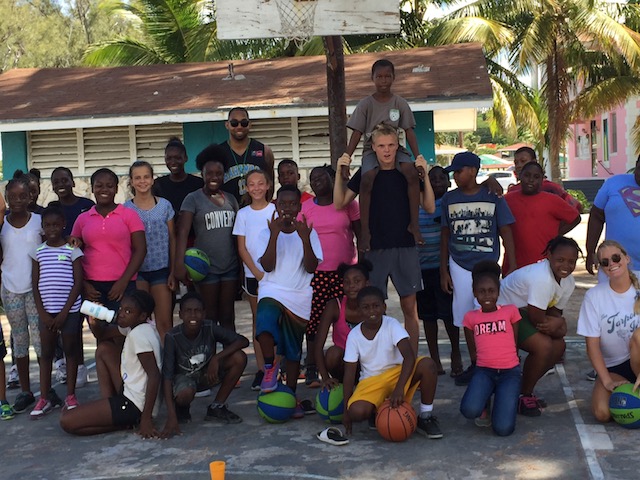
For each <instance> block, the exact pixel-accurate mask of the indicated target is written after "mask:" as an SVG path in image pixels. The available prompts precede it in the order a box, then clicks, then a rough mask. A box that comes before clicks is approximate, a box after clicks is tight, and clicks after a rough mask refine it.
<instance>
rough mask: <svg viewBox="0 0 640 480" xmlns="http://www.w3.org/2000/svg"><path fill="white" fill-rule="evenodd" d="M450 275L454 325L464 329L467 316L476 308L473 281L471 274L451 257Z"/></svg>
mask: <svg viewBox="0 0 640 480" xmlns="http://www.w3.org/2000/svg"><path fill="white" fill-rule="evenodd" d="M449 274H450V275H451V281H452V282H453V308H452V311H453V324H454V325H455V326H456V327H462V321H463V320H464V316H465V314H466V313H467V312H470V311H471V310H473V309H474V308H476V307H475V297H474V296H473V280H472V278H471V272H470V271H469V270H465V269H464V268H462V267H461V266H460V265H458V264H457V263H456V262H454V261H453V259H452V258H451V257H449Z"/></svg>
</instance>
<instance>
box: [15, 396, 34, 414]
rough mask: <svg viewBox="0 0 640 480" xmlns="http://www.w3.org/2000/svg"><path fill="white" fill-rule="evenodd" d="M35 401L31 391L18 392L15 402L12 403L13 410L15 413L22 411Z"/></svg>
mask: <svg viewBox="0 0 640 480" xmlns="http://www.w3.org/2000/svg"><path fill="white" fill-rule="evenodd" d="M34 403H36V399H35V397H34V396H33V393H31V392H20V393H19V394H18V396H17V397H16V402H15V403H14V404H13V411H14V412H16V413H22V412H25V411H27V409H28V408H29V407H30V406H31V405H33V404H34Z"/></svg>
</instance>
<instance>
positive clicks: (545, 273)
mask: <svg viewBox="0 0 640 480" xmlns="http://www.w3.org/2000/svg"><path fill="white" fill-rule="evenodd" d="M581 253H582V251H581V250H580V247H579V246H578V244H577V243H576V241H575V240H573V239H572V238H567V237H562V236H558V237H555V238H553V239H552V240H550V241H549V243H548V244H547V247H546V249H545V254H546V258H545V259H544V260H542V261H540V262H538V263H534V264H531V265H527V266H526V267H522V268H519V269H518V270H515V271H514V272H512V273H511V274H510V275H509V276H507V277H506V278H504V279H503V280H502V283H501V285H500V298H499V299H498V303H499V304H500V305H506V304H514V305H515V306H516V307H518V308H519V309H520V315H521V316H522V320H521V321H520V324H519V327H518V348H520V349H522V350H524V351H525V352H528V353H529V355H528V356H527V358H526V360H525V362H524V366H523V369H522V390H521V395H520V401H519V404H518V412H519V413H520V414H521V415H525V416H528V417H538V416H540V414H541V413H542V412H541V410H540V408H544V406H546V403H545V402H544V400H542V399H541V398H537V397H536V396H535V395H534V394H533V389H534V387H535V386H536V383H538V380H540V379H541V378H542V376H543V375H544V374H545V373H546V372H547V371H548V370H549V369H550V368H552V367H553V366H554V365H555V364H556V363H558V362H559V361H560V360H561V359H562V356H563V354H564V349H565V343H564V336H565V335H566V333H567V322H566V321H565V319H564V317H563V316H562V310H563V309H564V308H565V307H566V306H567V303H568V301H569V298H570V297H571V294H572V293H573V290H574V289H575V284H576V283H575V280H574V279H573V277H572V276H571V274H572V273H573V271H574V270H575V268H576V262H577V261H578V255H579V254H581Z"/></svg>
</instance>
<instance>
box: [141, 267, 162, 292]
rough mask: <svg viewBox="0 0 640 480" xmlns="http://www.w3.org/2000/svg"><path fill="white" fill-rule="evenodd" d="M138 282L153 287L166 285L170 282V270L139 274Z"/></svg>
mask: <svg viewBox="0 0 640 480" xmlns="http://www.w3.org/2000/svg"><path fill="white" fill-rule="evenodd" d="M138 280H140V281H142V282H147V283H148V284H149V285H150V286H151V287H153V286H155V285H166V284H167V281H168V280H169V269H168V268H161V269H159V270H150V271H148V272H138Z"/></svg>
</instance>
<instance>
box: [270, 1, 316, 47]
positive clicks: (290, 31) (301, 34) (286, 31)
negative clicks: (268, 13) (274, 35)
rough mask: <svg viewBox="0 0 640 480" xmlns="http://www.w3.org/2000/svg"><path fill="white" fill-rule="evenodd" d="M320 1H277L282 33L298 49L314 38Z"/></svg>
mask: <svg viewBox="0 0 640 480" xmlns="http://www.w3.org/2000/svg"><path fill="white" fill-rule="evenodd" d="M317 5H318V0H276V6H277V7H278V14H279V15H280V33H281V34H282V36H283V37H286V38H288V39H290V40H293V41H294V42H295V44H296V45H297V47H298V48H302V46H303V45H304V44H305V43H306V42H308V41H309V39H310V38H311V37H312V36H313V28H314V19H315V13H316V6H317Z"/></svg>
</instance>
